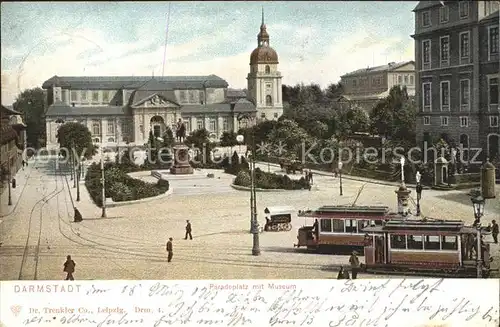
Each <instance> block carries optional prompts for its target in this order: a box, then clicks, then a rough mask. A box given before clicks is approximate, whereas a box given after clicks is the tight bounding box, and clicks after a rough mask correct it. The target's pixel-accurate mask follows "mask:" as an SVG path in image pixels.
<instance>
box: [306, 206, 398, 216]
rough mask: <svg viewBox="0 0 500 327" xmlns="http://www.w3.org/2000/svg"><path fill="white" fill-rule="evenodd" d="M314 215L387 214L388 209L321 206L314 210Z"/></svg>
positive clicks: (378, 207)
mask: <svg viewBox="0 0 500 327" xmlns="http://www.w3.org/2000/svg"><path fill="white" fill-rule="evenodd" d="M315 212H316V213H355V212H359V213H373V214H382V215H385V214H388V213H389V207H385V206H322V207H319V208H318V209H316V210H315Z"/></svg>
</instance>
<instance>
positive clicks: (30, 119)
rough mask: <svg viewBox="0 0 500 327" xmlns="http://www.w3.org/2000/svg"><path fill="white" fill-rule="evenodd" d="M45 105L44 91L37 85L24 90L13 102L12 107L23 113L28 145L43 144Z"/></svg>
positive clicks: (36, 145) (38, 145)
mask: <svg viewBox="0 0 500 327" xmlns="http://www.w3.org/2000/svg"><path fill="white" fill-rule="evenodd" d="M47 107H48V106H47V97H46V93H45V91H44V90H42V89H41V88H39V87H37V88H33V89H28V90H24V91H23V92H21V94H19V96H18V97H17V98H16V101H15V102H14V104H13V108H14V109H15V110H17V111H19V112H22V113H23V115H24V120H25V121H24V122H25V124H26V125H27V128H26V138H27V143H28V146H31V147H35V148H39V147H41V146H45V138H46V131H45V130H46V128H45V110H46V108H47Z"/></svg>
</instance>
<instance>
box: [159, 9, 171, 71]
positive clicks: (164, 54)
mask: <svg viewBox="0 0 500 327" xmlns="http://www.w3.org/2000/svg"><path fill="white" fill-rule="evenodd" d="M171 4H172V3H171V2H169V3H168V13H167V30H166V32H165V47H164V49H163V65H162V68H161V77H163V76H165V61H166V59H167V44H168V27H169V25H170V6H171Z"/></svg>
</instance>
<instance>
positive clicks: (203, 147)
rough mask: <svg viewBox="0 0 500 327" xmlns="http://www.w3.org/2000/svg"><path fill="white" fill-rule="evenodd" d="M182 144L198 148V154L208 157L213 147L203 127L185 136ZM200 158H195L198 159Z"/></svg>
mask: <svg viewBox="0 0 500 327" xmlns="http://www.w3.org/2000/svg"><path fill="white" fill-rule="evenodd" d="M184 144H186V145H187V146H188V147H194V148H195V150H198V151H199V152H198V156H199V155H203V156H208V158H210V155H209V154H210V153H211V151H212V150H213V148H214V147H215V146H214V144H213V143H211V142H210V133H209V132H208V131H207V130H206V129H204V128H201V129H197V130H196V131H194V132H192V133H191V134H190V135H188V136H187V137H186V140H185V141H184ZM199 159H200V158H197V160H198V161H199Z"/></svg>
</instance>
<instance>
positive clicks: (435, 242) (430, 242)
mask: <svg viewBox="0 0 500 327" xmlns="http://www.w3.org/2000/svg"><path fill="white" fill-rule="evenodd" d="M424 245H425V249H426V250H439V249H440V246H439V236H436V235H426V236H425V244H424Z"/></svg>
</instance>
